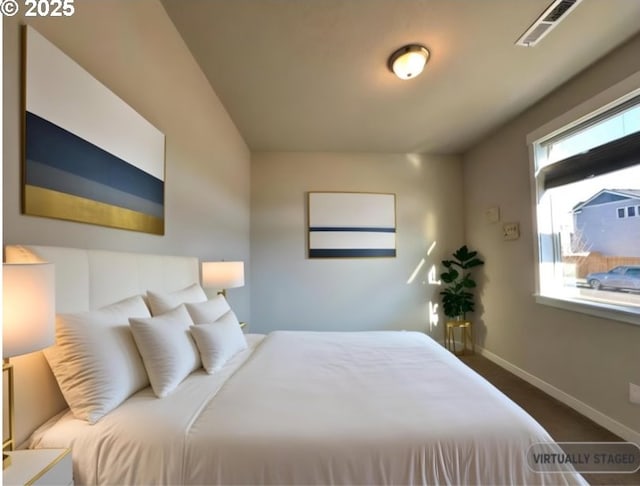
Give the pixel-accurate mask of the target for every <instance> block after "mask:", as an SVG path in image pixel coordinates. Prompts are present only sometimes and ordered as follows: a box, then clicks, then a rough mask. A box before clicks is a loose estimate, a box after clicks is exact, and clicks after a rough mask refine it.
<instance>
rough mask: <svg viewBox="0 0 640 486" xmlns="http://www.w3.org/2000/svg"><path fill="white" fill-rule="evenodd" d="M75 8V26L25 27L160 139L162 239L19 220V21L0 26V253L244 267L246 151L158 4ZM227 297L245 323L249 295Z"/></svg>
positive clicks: (139, 0) (39, 22)
mask: <svg viewBox="0 0 640 486" xmlns="http://www.w3.org/2000/svg"><path fill="white" fill-rule="evenodd" d="M75 6H76V13H75V14H74V15H73V17H70V18H48V19H38V18H29V20H28V22H29V24H31V25H32V26H33V27H35V28H36V30H38V31H39V32H40V33H41V34H43V35H44V36H45V37H46V38H48V39H49V40H50V41H51V42H53V43H54V44H56V45H57V46H58V47H59V48H60V49H62V51H64V52H65V53H67V54H68V55H69V56H71V57H72V58H73V59H74V60H75V61H76V62H77V63H79V64H80V65H81V66H83V67H84V68H85V69H86V70H87V71H89V72H90V73H91V74H92V75H93V76H94V77H95V78H97V79H98V80H99V81H101V82H102V83H103V84H105V85H106V86H107V87H108V88H109V89H111V90H112V91H113V92H114V93H115V94H117V95H118V96H120V97H121V98H122V99H123V100H124V101H125V102H127V103H128V104H129V105H130V106H132V107H133V108H134V109H135V110H136V111H137V112H138V113H140V114H141V115H142V116H144V117H145V118H146V119H147V120H149V121H150V122H151V123H152V124H153V125H155V126H156V127H157V128H158V129H159V130H161V131H162V132H163V133H164V134H165V135H166V183H165V218H166V219H165V223H166V224H165V228H166V230H165V235H164V236H155V235H149V234H144V233H137V232H131V231H123V230H116V229H110V228H104V227H99V226H92V225H86V224H79V223H72V222H65V221H57V220H52V219H45V218H38V217H32V216H24V215H21V214H20V204H19V201H20V158H21V153H20V126H21V123H22V117H23V115H22V109H21V106H20V86H21V81H20V30H21V29H20V25H21V24H23V23H24V22H25V19H24V18H22V19H21V18H17V17H14V18H9V17H5V18H4V19H3V21H4V52H3V54H4V61H3V66H4V93H3V96H4V98H3V99H4V112H3V130H4V153H3V157H4V161H3V176H4V182H3V184H4V186H3V190H4V197H3V223H4V241H3V243H4V244H9V243H31V244H45V245H60V246H74V247H86V248H105V249H112V250H125V251H140V252H149V253H165V254H180V255H194V256H198V257H201V258H203V259H226V260H233V259H240V260H245V261H248V258H249V184H250V176H249V170H250V154H249V150H248V148H247V146H246V144H245V143H244V141H243V139H242V137H241V135H240V134H239V132H238V130H237V129H236V127H235V125H234V124H233V123H232V121H231V119H230V118H229V116H228V114H227V112H226V111H225V109H224V107H223V106H222V104H221V103H220V101H219V99H218V97H217V96H216V94H215V92H214V91H213V90H212V89H211V87H210V85H209V84H208V82H207V80H206V78H205V76H204V75H203V74H202V72H201V71H200V69H199V67H198V66H197V64H196V62H195V61H194V59H193V58H192V56H191V54H190V53H189V51H188V50H187V48H186V46H185V45H184V43H183V41H182V38H181V37H180V36H179V34H178V33H177V31H176V30H175V28H174V26H173V24H172V23H171V21H170V19H169V18H168V16H167V15H166V13H165V11H164V8H163V7H162V5H161V4H160V2H159V1H156V0H136V1H135V2H132V1H130V0H110V1H109V2H97V1H93V0H76V2H75ZM51 95H52V96H55V86H52V87H51ZM86 109H87V110H91V107H90V106H87V107H86ZM229 296H230V300H231V301H232V303H233V304H234V307H236V309H237V310H238V314H239V316H240V317H241V318H242V319H249V297H248V296H249V289H248V286H247V288H243V289H234V290H233V291H232V292H229Z"/></svg>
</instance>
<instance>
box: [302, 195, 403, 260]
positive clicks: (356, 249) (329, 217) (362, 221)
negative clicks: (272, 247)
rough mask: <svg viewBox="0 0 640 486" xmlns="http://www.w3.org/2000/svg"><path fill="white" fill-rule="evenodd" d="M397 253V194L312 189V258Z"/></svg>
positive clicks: (382, 255) (389, 255)
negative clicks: (313, 190) (314, 190)
mask: <svg viewBox="0 0 640 486" xmlns="http://www.w3.org/2000/svg"><path fill="white" fill-rule="evenodd" d="M395 256H396V211H395V195H394V194H373V193H355V192H311V193H309V258H354V257H395Z"/></svg>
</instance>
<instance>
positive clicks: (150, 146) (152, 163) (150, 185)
mask: <svg viewBox="0 0 640 486" xmlns="http://www.w3.org/2000/svg"><path fill="white" fill-rule="evenodd" d="M25 43H26V50H25V92H24V104H25V125H24V137H25V140H24V155H25V156H24V164H23V193H22V197H23V200H22V208H23V213H25V214H28V215H33V216H41V217H48V218H57V219H64V220H70V221H76V222H82V223H90V224H97V225H102V226H109V227H113V228H120V229H127V230H134V231H142V232H146V233H153V234H160V235H162V234H164V182H165V161H164V157H165V137H164V134H163V133H161V132H160V131H159V130H158V129H156V128H155V127H154V126H152V125H151V124H150V123H149V122H148V121H147V120H145V119H144V118H143V117H142V116H140V115H139V114H138V113H137V112H136V111H135V110H134V109H133V108H131V107H130V106H129V105H128V104H126V103H125V102H124V101H123V100H122V99H121V98H119V97H118V96H116V95H115V94H114V93H113V92H111V91H110V90H109V89H108V88H106V87H105V86H104V85H103V84H101V83H100V82H99V81H98V80H96V79H95V78H94V77H93V76H91V75H90V74H89V73H88V72H87V71H85V70H84V69H83V68H82V67H81V66H79V65H78V64H77V63H76V62H75V61H73V60H72V59H71V58H70V57H68V56H67V55H66V54H64V53H63V52H62V51H61V50H59V49H58V48H57V47H56V46H54V45H53V44H52V43H51V42H49V41H48V40H47V39H45V38H44V37H43V36H42V35H40V34H39V33H38V32H37V31H35V30H34V29H33V28H31V27H26V28H25Z"/></svg>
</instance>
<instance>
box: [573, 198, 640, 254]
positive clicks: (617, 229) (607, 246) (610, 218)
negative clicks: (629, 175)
mask: <svg viewBox="0 0 640 486" xmlns="http://www.w3.org/2000/svg"><path fill="white" fill-rule="evenodd" d="M572 212H573V222H574V228H575V233H574V238H573V244H572V246H573V248H572V249H573V251H575V252H579V251H589V252H596V251H597V252H600V253H602V254H603V255H607V256H621V257H640V189H602V190H601V191H600V192H598V193H597V194H595V195H593V196H592V197H591V198H589V199H587V200H586V201H584V202H581V203H579V204H577V205H576V206H574V207H573V209H572Z"/></svg>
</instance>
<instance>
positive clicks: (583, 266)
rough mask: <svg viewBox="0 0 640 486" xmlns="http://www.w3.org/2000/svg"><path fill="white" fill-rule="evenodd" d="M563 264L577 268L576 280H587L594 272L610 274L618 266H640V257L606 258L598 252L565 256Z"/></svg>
mask: <svg viewBox="0 0 640 486" xmlns="http://www.w3.org/2000/svg"><path fill="white" fill-rule="evenodd" d="M562 262H563V263H569V264H574V265H575V266H576V272H575V276H576V278H585V277H586V276H587V274H589V273H593V272H608V271H609V270H611V269H612V268H614V267H617V266H618V265H640V257H620V256H605V255H603V254H602V253H598V252H597V251H594V252H590V253H585V254H581V255H564V256H563V257H562Z"/></svg>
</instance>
